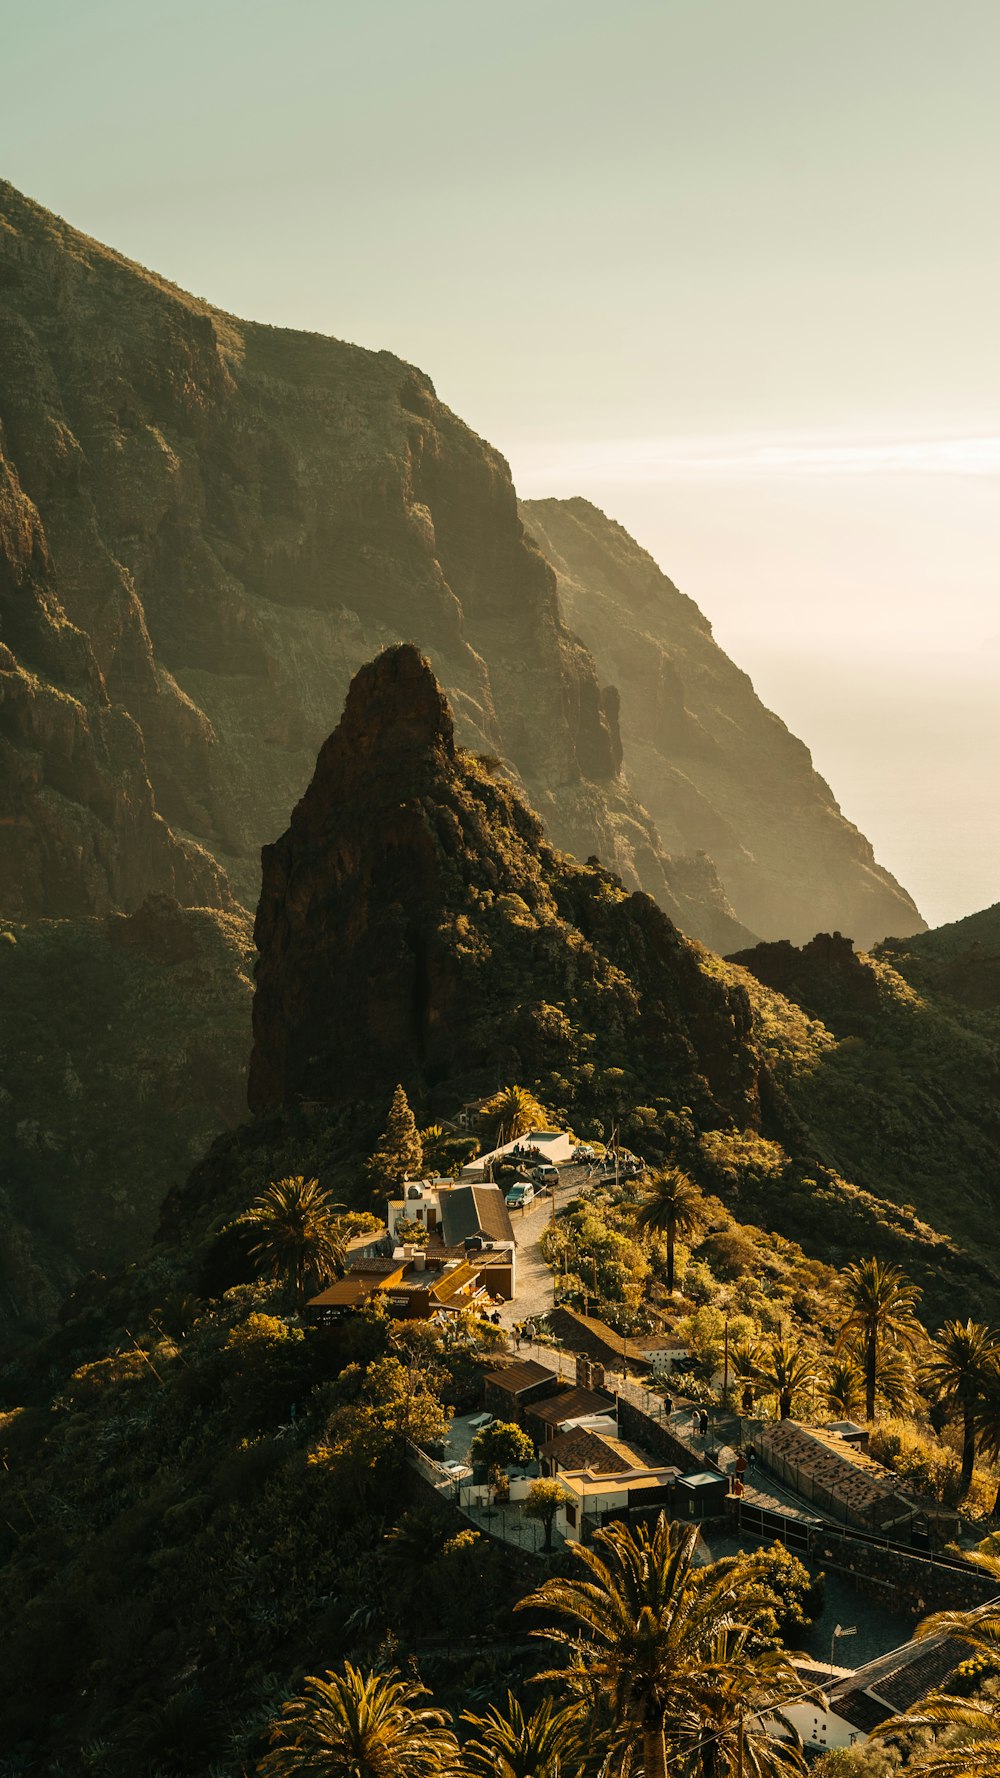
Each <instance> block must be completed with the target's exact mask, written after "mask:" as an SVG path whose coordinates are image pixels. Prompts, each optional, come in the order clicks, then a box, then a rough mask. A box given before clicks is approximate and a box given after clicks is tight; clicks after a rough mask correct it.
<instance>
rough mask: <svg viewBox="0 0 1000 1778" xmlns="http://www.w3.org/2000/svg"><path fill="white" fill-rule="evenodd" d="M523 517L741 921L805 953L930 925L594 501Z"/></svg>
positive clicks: (665, 811)
mask: <svg viewBox="0 0 1000 1778" xmlns="http://www.w3.org/2000/svg"><path fill="white" fill-rule="evenodd" d="M521 513H522V516H523V518H524V521H525V523H526V525H527V526H528V528H529V530H530V531H531V533H532V535H533V536H534V537H535V538H536V539H537V541H538V543H539V544H540V545H541V547H542V549H543V550H544V552H545V554H546V555H547V557H548V559H549V561H551V562H552V563H553V564H554V566H555V568H556V570H557V574H558V580H559V595H560V599H561V601H562V607H563V610H564V612H565V614H566V619H567V622H568V623H570V624H571V625H572V627H573V628H574V630H576V631H577V632H578V634H579V635H580V636H581V637H582V638H583V640H584V642H586V644H587V646H588V648H590V649H591V650H592V651H593V654H594V658H595V659H596V661H597V662H598V665H599V669H600V672H601V674H602V676H603V677H605V678H607V679H609V680H610V681H611V682H612V683H613V684H614V685H615V686H617V688H618V691H619V693H620V695H621V713H620V727H621V736H622V744H623V748H624V757H625V767H626V770H627V772H628V774H629V778H630V781H631V783H632V785H633V786H634V788H635V790H636V793H637V795H638V796H639V798H640V800H641V801H642V802H643V803H644V804H645V806H646V808H647V809H648V810H649V812H650V814H651V815H652V816H653V818H654V820H655V821H656V823H657V827H658V829H659V832H660V836H661V838H662V840H663V843H664V845H665V846H666V847H667V848H668V849H669V850H670V851H675V852H691V851H697V850H700V849H703V850H705V851H707V852H708V853H710V854H711V857H712V860H713V862H714V863H715V865H716V866H717V868H718V871H719V875H720V877H721V879H722V882H723V885H724V887H725V891H726V894H727V895H728V897H729V900H730V901H731V903H732V905H733V907H734V908H735V910H736V912H737V914H738V916H739V918H740V919H741V920H743V921H744V922H745V923H746V924H747V925H748V926H750V927H752V928H753V930H754V931H755V932H757V933H759V934H760V935H761V936H762V937H764V938H767V939H780V938H788V939H792V940H794V941H795V942H796V943H801V942H802V941H803V940H804V939H808V938H811V937H812V935H813V933H814V932H816V931H817V930H819V929H820V928H822V927H829V928H834V927H836V928H839V930H841V931H842V932H847V933H850V935H851V936H852V937H853V938H854V939H856V941H857V942H858V943H859V944H862V945H870V944H872V943H874V942H875V941H876V940H879V939H882V938H884V937H885V935H886V933H888V932H895V933H908V932H917V931H920V930H922V929H923V921H922V920H921V918H920V915H919V914H918V912H917V909H916V907H915V906H914V904H913V902H912V901H911V899H910V897H909V896H908V895H907V893H906V891H905V890H904V889H902V888H901V887H900V885H899V884H898V883H897V882H896V880H895V878H894V877H892V876H891V875H890V873H889V872H888V871H887V870H884V869H883V868H882V866H881V865H879V864H877V863H876V861H875V857H874V854H873V852H872V848H871V846H870V845H869V843H868V841H867V840H866V839H865V837H864V835H863V834H861V833H859V832H858V829H857V828H856V827H854V826H852V824H851V823H850V822H849V821H847V820H845V818H844V816H843V815H842V814H841V812H840V810H839V808H838V807H837V804H836V802H835V801H834V797H833V794H832V792H831V790H830V788H829V786H828V785H827V784H825V783H824V781H823V779H822V778H821V777H820V776H819V774H818V773H817V772H816V771H815V770H814V769H813V764H812V760H811V759H810V756H809V751H808V749H807V748H806V747H805V746H804V745H803V743H802V742H801V741H799V740H797V739H796V737H795V736H794V735H792V734H790V733H789V731H788V729H787V728H786V727H785V725H784V723H783V722H782V721H781V720H780V718H779V717H777V716H775V715H774V714H773V712H772V711H770V710H767V709H765V707H764V705H763V704H762V703H761V701H760V699H759V698H758V696H757V694H756V692H755V691H754V688H753V685H752V683H751V681H750V679H749V678H748V677H747V675H746V674H745V673H743V672H741V671H740V669H739V667H737V666H735V665H734V663H733V662H732V661H731V660H730V659H729V658H728V656H727V655H725V654H724V653H723V651H722V649H721V648H720V647H719V645H718V643H717V642H716V641H715V640H714V638H713V636H712V627H711V625H710V623H709V622H708V620H707V618H705V617H704V616H703V615H702V613H701V612H700V611H699V609H698V607H697V605H696V604H695V603H694V601H693V600H692V599H689V598H687V597H686V596H685V595H684V594H683V593H681V592H679V591H678V589H677V588H676V587H675V586H674V584H673V582H672V581H670V580H668V579H667V577H666V575H665V574H663V573H662V572H661V570H660V569H659V568H658V567H657V565H656V563H655V562H654V561H653V559H652V557H651V556H649V555H647V553H646V551H645V550H644V549H642V548H640V546H639V544H637V543H636V542H635V540H634V539H633V538H632V537H630V536H629V534H628V532H627V531H625V530H624V529H623V528H622V526H621V525H619V524H616V523H615V521H614V520H613V519H609V518H607V517H606V516H605V514H604V513H603V512H601V511H600V510H599V509H598V508H597V507H596V506H592V505H591V503H590V502H589V501H588V500H581V499H575V500H528V501H525V502H523V503H522V506H521Z"/></svg>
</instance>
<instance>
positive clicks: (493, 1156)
mask: <svg viewBox="0 0 1000 1778" xmlns="http://www.w3.org/2000/svg"><path fill="white" fill-rule="evenodd" d="M574 1147H575V1144H574V1142H573V1138H572V1136H571V1135H570V1133H569V1131H568V1130H526V1131H525V1133H524V1135H523V1136H515V1137H514V1138H513V1140H512V1141H511V1142H502V1143H501V1144H500V1147H499V1148H491V1149H490V1150H489V1152H488V1153H487V1154H480V1155H477V1156H476V1158H475V1160H474V1161H469V1162H468V1163H467V1164H466V1166H464V1167H463V1168H462V1178H463V1179H488V1178H489V1176H490V1173H491V1171H492V1169H493V1167H494V1166H498V1165H502V1164H503V1163H504V1162H508V1163H509V1164H511V1165H513V1166H517V1165H519V1164H520V1163H521V1162H522V1160H523V1161H524V1165H525V1166H537V1165H538V1164H539V1163H541V1164H542V1165H543V1166H552V1167H562V1166H565V1165H566V1163H567V1162H568V1161H571V1160H572V1159H573V1150H574ZM527 1149H537V1150H538V1153H537V1155H533V1156H531V1157H525V1155H524V1152H523V1151H525V1150H527Z"/></svg>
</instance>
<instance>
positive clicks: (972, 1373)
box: [927, 1321, 998, 1500]
mask: <svg viewBox="0 0 1000 1778" xmlns="http://www.w3.org/2000/svg"><path fill="white" fill-rule="evenodd" d="M933 1351H934V1357H933V1359H932V1361H931V1363H930V1364H929V1365H928V1367H927V1374H928V1377H929V1378H930V1380H931V1382H932V1383H933V1384H934V1385H935V1387H936V1389H937V1391H938V1394H939V1396H940V1398H941V1399H942V1400H943V1401H944V1402H945V1403H946V1404H947V1406H948V1407H949V1408H951V1409H956V1408H957V1409H958V1411H959V1413H960V1414H961V1416H962V1491H961V1493H960V1495H959V1499H960V1500H964V1499H965V1496H966V1495H967V1494H968V1492H969V1489H970V1487H971V1486H972V1472H973V1469H974V1468H975V1463H976V1433H977V1430H978V1427H977V1415H978V1413H979V1410H980V1407H981V1405H982V1401H983V1397H984V1395H985V1394H986V1391H987V1388H988V1373H989V1370H990V1367H991V1366H992V1365H993V1364H994V1363H995V1360H996V1357H997V1351H998V1348H997V1341H996V1336H995V1334H994V1333H992V1331H991V1330H990V1328H988V1327H986V1326H985V1325H984V1323H983V1322H982V1321H965V1322H962V1321H946V1322H945V1324H944V1326H943V1328H942V1329H941V1332H940V1333H939V1334H938V1337H937V1339H936V1340H935V1342H934V1346H933Z"/></svg>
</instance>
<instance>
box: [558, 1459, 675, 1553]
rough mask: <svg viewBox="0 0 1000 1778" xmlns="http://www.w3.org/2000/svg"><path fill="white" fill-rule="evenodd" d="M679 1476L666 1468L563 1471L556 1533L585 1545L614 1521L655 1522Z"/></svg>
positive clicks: (666, 1504)
mask: <svg viewBox="0 0 1000 1778" xmlns="http://www.w3.org/2000/svg"><path fill="white" fill-rule="evenodd" d="M679 1473H680V1472H679V1470H677V1469H674V1468H673V1467H672V1466H671V1465H670V1464H661V1465H659V1466H650V1465H644V1464H643V1465H640V1466H639V1467H638V1468H634V1469H629V1470H621V1471H618V1472H617V1473H615V1474H611V1475H609V1474H606V1473H602V1472H600V1471H596V1470H593V1469H577V1470H566V1471H564V1472H562V1473H561V1474H560V1476H559V1483H560V1486H561V1487H562V1490H563V1493H564V1495H565V1504H564V1505H563V1506H562V1507H560V1509H559V1517H558V1521H557V1523H558V1527H559V1530H560V1531H561V1532H562V1535H563V1536H564V1537H565V1538H566V1540H567V1542H568V1543H589V1541H590V1539H591V1538H592V1537H593V1534H594V1532H595V1531H598V1530H600V1528H601V1526H602V1525H607V1524H610V1523H611V1521H612V1520H614V1519H622V1520H625V1521H626V1522H628V1521H629V1520H632V1519H634V1518H636V1517H639V1518H643V1519H650V1520H651V1519H655V1518H656V1516H657V1515H658V1514H659V1513H660V1512H662V1511H664V1510H667V1511H669V1510H670V1502H671V1498H672V1494H673V1489H674V1486H675V1484H676V1481H677V1477H678V1475H679Z"/></svg>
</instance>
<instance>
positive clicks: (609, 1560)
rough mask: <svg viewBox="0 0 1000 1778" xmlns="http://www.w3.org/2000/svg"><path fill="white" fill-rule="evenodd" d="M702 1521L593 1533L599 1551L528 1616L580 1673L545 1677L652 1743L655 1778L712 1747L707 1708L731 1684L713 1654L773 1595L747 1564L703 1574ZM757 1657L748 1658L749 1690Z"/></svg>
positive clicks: (530, 1603)
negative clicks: (706, 1733) (673, 1761)
mask: <svg viewBox="0 0 1000 1778" xmlns="http://www.w3.org/2000/svg"><path fill="white" fill-rule="evenodd" d="M697 1542H698V1528H697V1526H695V1525H690V1526H683V1525H671V1524H669V1523H668V1521H667V1520H666V1518H665V1517H664V1516H663V1514H662V1513H661V1515H660V1517H659V1519H658V1521H657V1524H656V1526H655V1528H654V1529H653V1530H652V1531H649V1530H648V1529H647V1528H646V1527H645V1526H641V1527H640V1528H639V1529H638V1530H637V1531H636V1532H633V1531H631V1530H630V1529H629V1528H628V1527H627V1526H625V1525H621V1524H613V1525H608V1526H605V1527H603V1528H602V1529H601V1530H600V1531H597V1532H595V1534H594V1547H592V1548H587V1547H585V1546H583V1545H581V1544H576V1543H575V1544H573V1545H572V1547H571V1556H572V1559H573V1560H574V1561H575V1562H576V1563H577V1564H578V1566H579V1567H580V1568H582V1569H583V1571H584V1572H583V1574H582V1575H581V1576H579V1578H574V1579H568V1580H567V1579H557V1578H553V1579H550V1580H547V1581H545V1583H544V1584H543V1585H542V1586H541V1587H538V1588H537V1589H536V1590H535V1592H533V1593H530V1594H529V1595H528V1597H527V1598H526V1599H522V1600H521V1601H520V1602H519V1604H518V1605H517V1607H516V1608H515V1609H517V1610H518V1611H524V1610H535V1611H541V1612H543V1613H544V1614H545V1616H546V1617H547V1618H549V1619H550V1620H552V1621H550V1623H549V1625H548V1626H547V1627H546V1628H545V1629H540V1630H536V1631H534V1632H533V1634H535V1635H536V1636H543V1637H546V1638H547V1639H548V1640H549V1641H551V1642H555V1643H559V1644H561V1645H562V1646H563V1647H564V1648H566V1649H567V1650H568V1651H569V1653H570V1666H569V1668H568V1670H567V1669H563V1670H561V1671H558V1672H550V1673H547V1674H545V1675H543V1677H544V1678H546V1679H550V1680H558V1681H559V1682H561V1683H562V1684H563V1685H566V1684H568V1685H569V1687H570V1688H571V1689H572V1690H573V1691H575V1693H576V1695H577V1696H581V1695H582V1696H587V1695H588V1694H589V1699H590V1702H591V1705H592V1706H593V1703H594V1702H595V1698H596V1700H600V1699H603V1700H604V1701H605V1702H606V1703H607V1705H608V1706H609V1708H610V1712H611V1717H612V1721H613V1724H614V1729H615V1732H616V1733H618V1734H627V1733H628V1731H629V1730H632V1731H634V1730H638V1731H639V1733H640V1734H641V1736H642V1750H643V1765H642V1769H643V1773H644V1778H666V1773H667V1752H668V1745H667V1744H668V1739H669V1744H670V1745H669V1751H670V1754H671V1757H672V1758H673V1756H677V1757H678V1759H683V1760H687V1759H688V1757H689V1756H690V1755H691V1754H692V1753H693V1752H694V1750H695V1749H696V1748H697V1747H698V1745H699V1742H700V1740H701V1739H702V1729H701V1727H700V1725H699V1716H698V1713H699V1711H702V1710H703V1709H704V1707H705V1704H706V1701H707V1700H711V1699H712V1698H713V1697H714V1696H716V1695H717V1694H718V1690H719V1687H720V1686H721V1683H722V1680H721V1676H720V1675H719V1673H718V1670H717V1668H714V1667H713V1658H714V1654H715V1650H716V1645H717V1639H718V1637H719V1635H720V1633H721V1632H723V1631H726V1630H740V1629H746V1630H749V1629H750V1628H751V1626H752V1622H753V1619H754V1616H755V1614H756V1613H757V1612H758V1611H759V1610H760V1609H761V1608H762V1606H764V1605H765V1604H766V1603H767V1602H768V1601H769V1600H770V1598H771V1595H770V1594H769V1593H768V1592H767V1590H766V1588H764V1587H762V1586H761V1584H760V1583H759V1581H758V1580H757V1579H756V1577H755V1576H753V1575H752V1574H748V1572H747V1570H746V1568H745V1566H744V1565H743V1564H741V1563H740V1561H739V1560H738V1559H736V1558H729V1559H726V1560H723V1561H721V1562H715V1563H712V1564H711V1565H710V1566H708V1567H702V1568H696V1567H695V1564H694V1552H695V1547H696V1545H697ZM755 1661H756V1657H755V1656H754V1655H752V1654H750V1653H747V1655H746V1658H745V1663H744V1666H745V1671H746V1675H747V1680H748V1684H749V1683H750V1679H751V1677H752V1675H753V1673H754V1672H755V1671H756V1667H755Z"/></svg>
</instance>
